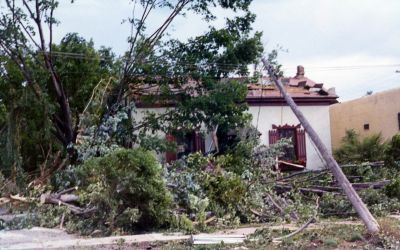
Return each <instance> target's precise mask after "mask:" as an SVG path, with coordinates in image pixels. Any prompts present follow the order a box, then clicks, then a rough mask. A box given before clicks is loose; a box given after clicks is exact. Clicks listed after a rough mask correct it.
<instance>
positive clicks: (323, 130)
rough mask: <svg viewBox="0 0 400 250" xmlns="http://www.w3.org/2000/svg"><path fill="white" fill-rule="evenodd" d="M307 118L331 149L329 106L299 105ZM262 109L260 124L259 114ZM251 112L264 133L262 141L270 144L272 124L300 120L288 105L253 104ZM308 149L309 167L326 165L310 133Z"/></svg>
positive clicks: (316, 167) (314, 167) (290, 122)
mask: <svg viewBox="0 0 400 250" xmlns="http://www.w3.org/2000/svg"><path fill="white" fill-rule="evenodd" d="M299 109H300V110H301V111H302V112H303V114H304V116H305V117H306V119H307V120H308V121H309V122H310V123H311V125H312V127H313V128H314V129H315V131H316V132H317V134H318V135H319V136H320V138H321V140H322V141H323V142H324V144H325V145H326V147H327V148H328V150H329V151H331V133H330V129H329V126H330V120H329V106H299ZM259 111H260V115H259V119H258V126H257V116H258V112H259ZM249 112H250V113H251V114H252V115H253V120H252V124H253V125H254V126H256V127H258V130H259V131H260V132H261V133H262V135H261V142H262V143H263V144H266V145H268V144H269V141H268V139H269V138H268V131H269V130H271V129H272V125H273V124H275V125H283V124H286V123H287V124H288V125H297V124H299V120H298V119H297V118H296V116H295V115H294V113H293V112H292V110H291V109H290V107H288V106H262V107H261V108H259V107H257V106H252V107H250V109H249ZM306 150H307V169H309V170H315V169H321V168H323V167H324V163H323V162H322V161H321V159H320V157H319V155H318V153H317V151H316V150H315V147H314V146H313V144H312V142H311V141H310V138H309V137H308V135H306Z"/></svg>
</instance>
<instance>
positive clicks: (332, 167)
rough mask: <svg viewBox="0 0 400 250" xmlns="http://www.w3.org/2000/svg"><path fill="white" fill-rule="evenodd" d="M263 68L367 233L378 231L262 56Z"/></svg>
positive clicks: (344, 176) (370, 215) (369, 213)
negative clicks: (312, 143)
mask: <svg viewBox="0 0 400 250" xmlns="http://www.w3.org/2000/svg"><path fill="white" fill-rule="evenodd" d="M262 62H263V64H264V67H265V69H266V70H267V71H268V74H269V76H270V78H271V80H272V81H273V82H274V83H275V85H276V86H277V87H278V89H279V90H280V92H281V93H282V95H283V98H284V99H285V101H286V102H287V104H288V105H289V106H290V108H291V109H292V111H293V113H294V114H295V115H296V117H297V119H298V120H299V121H300V123H301V124H302V125H303V127H304V130H305V131H306V133H307V134H308V135H309V137H310V139H311V140H312V141H313V142H314V144H315V146H316V148H317V149H318V151H319V152H320V154H321V156H322V158H323V159H324V161H325V163H326V164H327V165H328V168H329V169H330V170H331V172H332V173H333V175H334V176H335V178H336V180H337V182H338V183H339V185H340V187H341V188H342V189H343V191H344V193H345V194H346V195H347V197H348V199H349V200H350V202H351V204H352V205H353V208H354V209H355V210H356V212H357V213H358V215H359V216H360V218H361V220H362V221H363V222H364V224H365V226H366V227H367V229H368V232H369V233H378V232H379V224H378V222H377V221H376V220H375V218H374V217H373V216H372V214H371V212H370V211H369V210H368V208H367V206H366V205H365V204H364V202H363V201H362V200H361V198H360V196H358V194H357V192H356V191H355V190H354V188H353V186H352V185H351V183H350V182H349V180H348V179H347V177H346V175H344V173H343V171H342V169H341V168H340V167H339V165H338V164H337V162H336V161H335V159H334V158H333V156H332V155H331V154H330V153H329V151H328V149H327V148H326V146H325V145H324V143H323V142H322V140H321V139H320V138H319V136H318V134H317V133H316V132H315V130H314V129H313V128H312V127H311V124H310V123H309V122H308V121H307V119H306V118H305V117H304V115H303V113H302V112H301V111H300V110H299V108H298V107H297V105H296V103H295V102H294V101H293V99H292V97H291V96H290V95H289V94H288V93H286V90H285V88H284V86H283V84H282V82H281V80H280V79H279V78H278V77H277V75H276V72H275V69H274V67H273V66H272V65H271V64H269V63H268V62H267V60H265V59H264V58H263V59H262Z"/></svg>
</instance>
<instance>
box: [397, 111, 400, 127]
mask: <svg viewBox="0 0 400 250" xmlns="http://www.w3.org/2000/svg"><path fill="white" fill-rule="evenodd" d="M397 121H398V123H399V130H400V113H397Z"/></svg>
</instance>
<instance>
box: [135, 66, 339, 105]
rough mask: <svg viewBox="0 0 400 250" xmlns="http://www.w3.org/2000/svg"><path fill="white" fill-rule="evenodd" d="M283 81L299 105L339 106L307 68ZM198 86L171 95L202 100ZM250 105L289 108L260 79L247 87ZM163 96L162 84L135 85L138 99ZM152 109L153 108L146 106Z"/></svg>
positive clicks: (173, 90) (191, 82)
mask: <svg viewBox="0 0 400 250" xmlns="http://www.w3.org/2000/svg"><path fill="white" fill-rule="evenodd" d="M227 80H237V81H243V82H244V81H248V78H229V79H225V81H227ZM281 81H282V83H283V85H284V87H285V88H286V91H287V93H288V94H289V95H290V96H291V97H292V98H293V100H294V101H295V102H296V103H297V104H298V105H331V104H334V103H337V102H338V101H337V98H338V96H337V95H336V93H335V89H334V88H330V89H326V88H325V87H324V86H323V85H324V84H323V83H316V82H314V81H313V80H311V79H309V78H307V77H306V76H305V75H304V68H303V67H302V66H298V67H297V73H296V76H294V77H282V78H281ZM197 83H198V82H196V81H194V80H189V81H188V82H186V83H185V84H182V85H181V86H179V87H178V86H175V85H174V84H173V83H171V84H169V91H170V93H171V94H179V93H182V92H186V93H188V91H189V93H191V95H193V96H198V95H199V94H200V93H198V92H197V91H198V89H196V88H195V87H196V85H197ZM247 89H248V93H247V97H246V101H247V102H248V103H249V105H253V106H256V105H263V106H269V105H286V101H285V100H284V99H283V97H282V95H281V93H280V91H279V89H278V88H277V87H276V86H275V84H274V83H273V82H272V81H271V79H270V78H268V77H262V78H259V79H258V81H257V82H256V83H248V84H247ZM162 92H163V90H162V87H161V86H160V85H158V84H145V83H143V84H135V85H132V87H131V88H130V95H131V96H134V98H135V99H138V97H140V96H157V95H160V94H161V93H162ZM171 105H173V102H168V101H166V102H165V101H164V102H163V103H162V104H156V105H151V106H171ZM146 106H149V105H146Z"/></svg>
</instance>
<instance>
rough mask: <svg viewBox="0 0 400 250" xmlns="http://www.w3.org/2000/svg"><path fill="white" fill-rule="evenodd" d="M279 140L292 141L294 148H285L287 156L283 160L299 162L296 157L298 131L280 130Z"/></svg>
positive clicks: (293, 129) (291, 129) (290, 129)
mask: <svg viewBox="0 0 400 250" xmlns="http://www.w3.org/2000/svg"><path fill="white" fill-rule="evenodd" d="M278 136H279V139H282V138H286V139H289V140H291V141H292V144H293V147H289V148H285V155H284V156H283V157H282V160H286V161H288V160H289V161H294V160H297V156H296V150H295V149H296V148H297V141H296V129H295V128H280V129H278Z"/></svg>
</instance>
